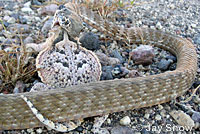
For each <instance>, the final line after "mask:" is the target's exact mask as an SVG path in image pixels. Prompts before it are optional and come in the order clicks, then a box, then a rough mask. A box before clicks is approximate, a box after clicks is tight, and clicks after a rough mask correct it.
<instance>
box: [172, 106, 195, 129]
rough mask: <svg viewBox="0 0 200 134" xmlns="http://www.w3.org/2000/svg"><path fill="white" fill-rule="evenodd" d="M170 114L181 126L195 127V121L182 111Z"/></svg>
mask: <svg viewBox="0 0 200 134" xmlns="http://www.w3.org/2000/svg"><path fill="white" fill-rule="evenodd" d="M169 114H170V115H171V116H172V117H173V118H174V119H175V120H176V122H177V123H178V124H179V125H181V126H187V127H194V126H195V124H194V121H193V120H192V119H191V117H190V116H189V115H187V114H186V113H184V112H183V111H181V110H178V111H176V110H174V111H172V112H170V113H169Z"/></svg>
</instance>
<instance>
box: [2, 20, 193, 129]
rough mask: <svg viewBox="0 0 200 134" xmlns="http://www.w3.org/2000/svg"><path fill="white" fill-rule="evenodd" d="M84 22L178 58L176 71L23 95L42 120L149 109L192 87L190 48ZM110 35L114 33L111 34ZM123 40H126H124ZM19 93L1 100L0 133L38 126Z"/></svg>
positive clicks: (154, 34) (166, 37) (152, 34)
mask: <svg viewBox="0 0 200 134" xmlns="http://www.w3.org/2000/svg"><path fill="white" fill-rule="evenodd" d="M81 17H82V19H83V21H85V22H86V23H88V24H90V25H91V26H93V27H95V28H97V29H98V30H100V31H102V32H104V33H105V34H107V35H109V36H111V37H113V38H114V39H117V40H123V41H124V42H129V44H141V43H145V44H152V45H154V46H156V47H160V48H162V49H165V50H168V51H170V52H171V53H172V54H175V55H176V57H177V68H176V70H174V71H168V72H165V73H162V74H158V75H151V76H147V77H140V78H129V79H118V80H107V81H99V82H93V83H87V84H84V85H77V86H73V87H67V88H65V89H62V90H59V89H57V90H50V91H45V92H34V93H23V95H24V96H26V97H27V98H28V99H29V100H30V101H31V102H32V103H33V104H34V106H35V107H37V109H38V110H39V111H40V113H41V114H43V115H44V116H45V117H47V118H49V119H50V120H52V121H55V122H56V121H58V122H62V121H67V120H74V119H80V118H86V117H91V116H97V115H103V114H108V113H113V112H119V111H124V110H131V109H136V108H142V107H148V106H153V105H157V104H161V103H164V102H167V101H170V100H172V99H174V98H176V97H178V96H181V95H183V94H184V93H185V92H186V91H187V90H188V89H189V88H190V87H191V85H192V83H193V81H194V78H195V75H196V70H197V54H196V50H195V47H194V46H193V44H192V43H191V42H190V41H188V40H186V39H183V38H181V37H178V36H174V35H171V34H167V33H164V32H161V31H157V30H152V29H148V28H123V29H121V28H120V27H117V26H111V25H110V26H109V27H108V25H107V24H108V23H106V22H104V23H103V27H100V26H98V25H96V24H95V23H93V22H92V21H91V22H90V20H89V19H88V18H87V17H85V16H81ZM113 31H118V32H117V33H116V34H113ZM125 37H126V39H125ZM20 95H21V94H9V95H0V130H10V129H25V128H34V127H39V126H43V124H42V123H41V122H40V121H38V119H37V118H36V117H35V116H34V115H33V113H32V112H31V110H30V109H29V107H28V106H27V104H26V103H25V102H24V101H23V99H22V98H21V97H20Z"/></svg>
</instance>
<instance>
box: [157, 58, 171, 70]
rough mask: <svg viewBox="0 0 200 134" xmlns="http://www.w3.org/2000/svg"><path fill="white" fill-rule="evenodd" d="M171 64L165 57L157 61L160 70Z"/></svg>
mask: <svg viewBox="0 0 200 134" xmlns="http://www.w3.org/2000/svg"><path fill="white" fill-rule="evenodd" d="M170 64H171V61H169V60H166V59H162V60H161V61H160V62H159V63H158V68H159V69H160V70H162V71H165V70H167V69H168V67H169V65H170Z"/></svg>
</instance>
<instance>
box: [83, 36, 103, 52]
mask: <svg viewBox="0 0 200 134" xmlns="http://www.w3.org/2000/svg"><path fill="white" fill-rule="evenodd" d="M79 41H80V42H81V46H83V47H85V48H87V49H89V50H97V49H99V48H100V43H99V38H98V36H97V35H95V34H93V33H91V32H89V33H86V34H84V35H83V36H82V37H81V38H80V40H79Z"/></svg>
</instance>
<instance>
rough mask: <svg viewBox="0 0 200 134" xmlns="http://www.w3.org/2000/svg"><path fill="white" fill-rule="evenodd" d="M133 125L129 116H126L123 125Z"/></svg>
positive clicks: (121, 121)
mask: <svg viewBox="0 0 200 134" xmlns="http://www.w3.org/2000/svg"><path fill="white" fill-rule="evenodd" d="M130 123H131V119H130V117H129V116H125V117H123V118H122V119H121V120H120V124H121V125H125V126H126V125H129V124H130Z"/></svg>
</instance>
